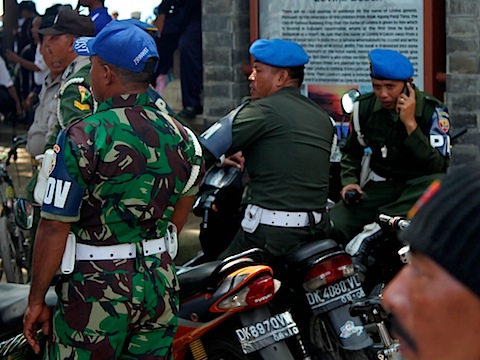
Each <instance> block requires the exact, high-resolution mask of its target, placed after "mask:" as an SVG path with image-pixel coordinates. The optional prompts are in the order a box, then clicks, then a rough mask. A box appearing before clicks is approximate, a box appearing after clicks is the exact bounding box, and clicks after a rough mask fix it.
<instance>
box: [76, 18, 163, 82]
mask: <svg viewBox="0 0 480 360" xmlns="http://www.w3.org/2000/svg"><path fill="white" fill-rule="evenodd" d="M73 48H74V50H75V52H76V53H77V54H78V55H83V56H95V55H96V56H99V57H101V58H102V59H103V60H105V61H106V62H108V63H109V64H112V65H115V66H118V67H119V68H122V69H126V70H130V71H133V72H150V73H153V71H154V70H155V67H156V66H155V65H156V61H155V62H150V63H149V62H148V60H149V59H152V58H154V59H157V60H158V52H157V46H156V45H155V41H154V40H153V38H152V37H151V36H150V35H148V34H147V33H146V32H145V31H143V30H142V29H140V28H139V27H138V26H135V25H132V24H130V23H128V22H125V21H119V20H112V21H111V22H110V23H108V25H107V26H105V27H104V28H103V29H102V30H101V31H100V32H99V33H98V34H97V36H96V37H81V38H78V39H77V40H76V41H75V43H74V44H73Z"/></svg>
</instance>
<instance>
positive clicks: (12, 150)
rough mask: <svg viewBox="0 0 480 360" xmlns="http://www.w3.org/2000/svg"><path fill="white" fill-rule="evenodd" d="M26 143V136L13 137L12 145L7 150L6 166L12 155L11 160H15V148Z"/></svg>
mask: <svg viewBox="0 0 480 360" xmlns="http://www.w3.org/2000/svg"><path fill="white" fill-rule="evenodd" d="M26 143H27V136H26V135H22V136H16V137H14V138H13V144H12V147H11V148H10V151H9V152H8V156H7V160H6V164H7V166H8V165H10V160H11V158H12V157H13V161H17V157H18V156H17V149H18V148H19V147H20V146H22V145H25V144H26Z"/></svg>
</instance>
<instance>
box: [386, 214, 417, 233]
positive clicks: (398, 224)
mask: <svg viewBox="0 0 480 360" xmlns="http://www.w3.org/2000/svg"><path fill="white" fill-rule="evenodd" d="M378 220H379V222H380V224H385V225H388V226H390V227H391V228H393V229H394V230H405V229H406V228H407V227H408V225H410V220H408V219H406V218H404V217H401V216H389V215H385V214H380V215H379V216H378Z"/></svg>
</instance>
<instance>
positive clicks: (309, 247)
mask: <svg viewBox="0 0 480 360" xmlns="http://www.w3.org/2000/svg"><path fill="white" fill-rule="evenodd" d="M335 248H338V244H337V243H336V242H335V241H334V240H332V239H325V240H317V241H312V242H310V243H308V244H306V245H303V246H302V247H301V248H299V249H297V250H295V251H292V252H291V253H290V254H288V255H287V256H285V259H284V261H285V264H286V265H294V264H298V263H302V262H304V261H305V260H307V259H308V258H310V257H312V256H315V257H318V254H321V253H323V252H325V251H331V250H333V249H335Z"/></svg>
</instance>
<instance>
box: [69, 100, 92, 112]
mask: <svg viewBox="0 0 480 360" xmlns="http://www.w3.org/2000/svg"><path fill="white" fill-rule="evenodd" d="M73 106H75V107H76V108H77V109H79V110H81V111H88V110H90V104H82V103H81V102H80V101H78V100H75V101H74V102H73Z"/></svg>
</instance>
